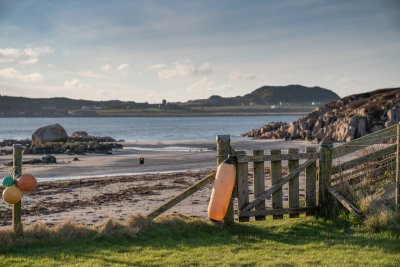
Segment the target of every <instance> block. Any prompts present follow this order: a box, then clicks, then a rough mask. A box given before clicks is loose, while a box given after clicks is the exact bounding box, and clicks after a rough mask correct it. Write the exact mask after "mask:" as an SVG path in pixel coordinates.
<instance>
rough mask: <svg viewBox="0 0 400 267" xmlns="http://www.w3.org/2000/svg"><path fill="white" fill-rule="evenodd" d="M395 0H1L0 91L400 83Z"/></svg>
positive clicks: (163, 92)
mask: <svg viewBox="0 0 400 267" xmlns="http://www.w3.org/2000/svg"><path fill="white" fill-rule="evenodd" d="M399 70H400V1H386V0H382V1H368V0H364V1H313V0H309V1H294V0H293V1H256V0H253V1H244V0H242V1H239V0H220V1H212V0H210V1H188V0H186V1H184V0H181V1H178V0H169V1H162V0H160V1H151V0H146V1H133V0H132V1H122V0H118V1H117V0H115V1H61V0H60V1H53V0H31V1H12V0H0V94H2V95H18V96H28V97H54V96H65V97H70V98H81V99H96V100H107V99H121V100H133V101H138V102H144V101H148V102H151V103H155V102H160V101H161V100H162V99H167V100H168V101H186V100H189V99H197V98H207V97H209V96H210V95H214V94H217V95H222V96H236V95H243V94H246V93H249V92H251V91H252V90H254V89H256V88H258V87H260V86H263V85H287V84H302V85H307V86H321V87H325V88H328V89H331V90H333V91H335V92H336V93H338V94H339V95H340V96H345V95H349V94H353V93H360V92H365V91H370V90H373V89H378V88H385V87H396V86H400V79H399V73H400V72H399Z"/></svg>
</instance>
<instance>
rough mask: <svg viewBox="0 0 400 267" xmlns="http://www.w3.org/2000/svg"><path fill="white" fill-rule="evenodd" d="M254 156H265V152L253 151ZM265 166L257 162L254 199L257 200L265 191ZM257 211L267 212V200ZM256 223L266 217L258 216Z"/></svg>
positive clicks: (255, 166)
mask: <svg viewBox="0 0 400 267" xmlns="http://www.w3.org/2000/svg"><path fill="white" fill-rule="evenodd" d="M253 156H255V157H256V156H260V157H262V156H264V150H253ZM264 168H265V166H264V161H255V162H254V168H253V174H254V198H257V196H258V195H259V194H261V193H262V192H263V191H264V190H265V175H264V174H265V169H264ZM255 209H256V210H265V200H264V201H263V202H261V203H260V204H258V205H257V206H256V207H255ZM255 218H256V221H262V220H265V216H256V217H255Z"/></svg>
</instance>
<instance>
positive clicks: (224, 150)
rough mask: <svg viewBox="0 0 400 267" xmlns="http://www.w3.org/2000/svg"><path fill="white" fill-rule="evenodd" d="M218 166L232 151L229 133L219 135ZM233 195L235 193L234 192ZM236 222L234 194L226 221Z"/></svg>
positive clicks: (229, 222)
mask: <svg viewBox="0 0 400 267" xmlns="http://www.w3.org/2000/svg"><path fill="white" fill-rule="evenodd" d="M216 139H217V167H218V166H219V164H221V163H222V162H224V160H225V159H227V158H228V154H229V153H230V152H231V138H230V136H229V135H217V138H216ZM232 195H233V194H232ZM233 222H234V210H233V196H232V197H231V201H230V202H229V207H228V210H227V212H226V215H225V218H224V223H225V224H228V225H229V224H232V223H233Z"/></svg>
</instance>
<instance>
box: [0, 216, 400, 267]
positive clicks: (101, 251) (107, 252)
mask: <svg viewBox="0 0 400 267" xmlns="http://www.w3.org/2000/svg"><path fill="white" fill-rule="evenodd" d="M140 223H141V226H140V227H141V230H140V231H139V232H138V233H137V234H134V235H129V234H126V231H119V232H117V233H116V234H110V233H112V230H113V227H112V225H113V224H112V223H110V222H106V223H104V224H103V225H102V226H101V227H98V230H97V231H94V230H93V231H92V232H89V233H88V234H85V235H84V236H83V237H73V238H71V239H69V240H60V239H59V238H52V239H49V238H46V235H45V236H44V238H43V239H42V241H40V240H39V241H35V242H34V243H30V244H29V243H27V244H25V245H20V246H9V247H4V246H1V245H0V246H1V248H0V266H79V267H83V266H91V267H94V266H160V265H166V266H269V265H270V266H310V265H311V266H313V265H314V266H400V239H399V237H398V236H396V233H393V232H382V233H379V234H369V233H361V232H356V231H354V230H353V229H352V227H351V226H350V225H345V224H341V225H339V224H337V223H336V224H335V223H333V222H330V221H323V220H316V219H314V218H299V219H285V220H275V221H272V220H266V221H258V222H255V221H254V222H250V223H240V224H239V223H236V224H235V225H233V226H232V227H227V228H220V227H218V226H216V225H213V224H211V223H209V222H207V221H205V220H200V219H193V218H185V217H182V216H166V217H162V218H160V219H159V220H158V221H156V222H151V223H146V224H143V221H141V222H140ZM126 225H128V226H129V224H126ZM131 226H132V227H133V226H134V225H133V224H132V225H131ZM120 228H121V227H120V226H119V228H118V229H120ZM128 232H129V231H128ZM99 233H101V234H99Z"/></svg>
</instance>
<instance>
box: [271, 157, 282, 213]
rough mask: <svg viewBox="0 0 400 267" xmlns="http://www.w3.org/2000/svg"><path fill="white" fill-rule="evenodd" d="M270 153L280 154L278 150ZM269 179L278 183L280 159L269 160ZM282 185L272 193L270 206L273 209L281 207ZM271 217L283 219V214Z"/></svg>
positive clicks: (280, 177)
mask: <svg viewBox="0 0 400 267" xmlns="http://www.w3.org/2000/svg"><path fill="white" fill-rule="evenodd" d="M271 155H275V156H277V155H281V151H280V150H271ZM271 179H272V184H276V183H278V181H279V180H280V179H282V161H281V160H273V161H271ZM282 204H283V203H282V187H281V188H279V189H278V190H276V191H275V193H273V194H272V208H273V209H282V208H283V205H282ZM273 219H283V215H273Z"/></svg>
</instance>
